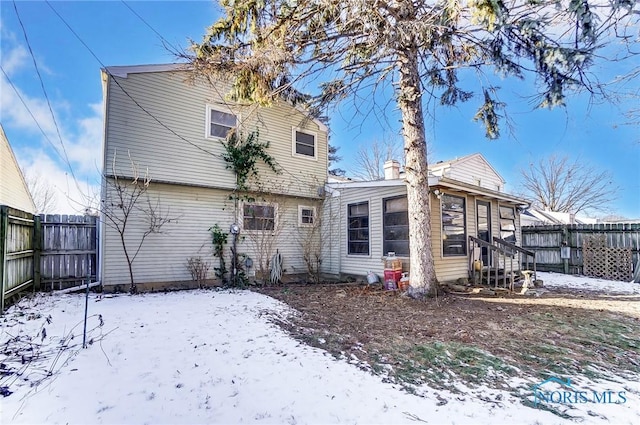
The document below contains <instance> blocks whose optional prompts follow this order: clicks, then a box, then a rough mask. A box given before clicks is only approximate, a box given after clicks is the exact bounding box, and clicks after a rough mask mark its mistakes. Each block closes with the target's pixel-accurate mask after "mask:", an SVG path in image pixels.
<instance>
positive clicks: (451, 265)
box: [431, 191, 476, 282]
mask: <svg viewBox="0 0 640 425" xmlns="http://www.w3.org/2000/svg"><path fill="white" fill-rule="evenodd" d="M443 193H448V194H450V195H455V196H461V197H463V198H465V208H466V214H465V218H466V224H467V237H468V236H469V235H472V236H475V234H476V230H475V229H476V225H475V220H476V219H475V200H474V198H473V197H472V196H470V195H466V194H465V193H460V192H447V191H443ZM431 243H432V246H433V258H434V263H435V269H436V277H437V278H438V281H439V282H446V281H451V280H456V279H458V278H461V277H466V276H467V275H468V261H469V260H468V256H467V255H464V256H447V257H445V256H444V255H443V254H442V208H441V201H440V200H439V199H438V198H435V197H433V198H432V200H431ZM468 248H469V247H467V249H468ZM467 254H468V251H467Z"/></svg>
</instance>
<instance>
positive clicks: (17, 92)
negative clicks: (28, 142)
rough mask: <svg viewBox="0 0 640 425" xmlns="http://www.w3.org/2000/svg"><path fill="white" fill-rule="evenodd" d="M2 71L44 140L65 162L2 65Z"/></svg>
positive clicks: (0, 67)
mask: <svg viewBox="0 0 640 425" xmlns="http://www.w3.org/2000/svg"><path fill="white" fill-rule="evenodd" d="M0 71H2V74H3V75H4V78H6V79H7V82H8V83H9V85H10V86H11V88H12V89H13V91H14V92H16V95H17V96H18V99H20V102H22V104H23V105H24V107H25V109H26V110H27V112H28V113H29V115H31V118H33V121H34V122H35V123H36V125H37V126H38V128H39V129H40V132H41V133H42V135H43V136H44V138H45V139H46V140H47V141H48V142H49V144H50V145H51V147H52V148H53V150H54V151H55V152H56V154H57V155H58V156H59V157H60V159H62V160H63V161H64V157H63V156H62V154H61V153H60V151H59V150H58V148H57V147H56V145H55V144H54V143H53V142H52V141H51V139H50V138H49V135H48V134H47V133H46V132H45V131H44V129H43V128H42V126H41V125H40V122H39V121H38V120H37V119H36V117H35V115H33V112H31V108H29V105H27V102H25V100H24V98H23V97H22V95H21V94H20V91H18V88H17V87H16V86H15V85H14V84H13V81H11V78H9V75H7V73H6V71H5V70H4V68H3V67H2V65H0Z"/></svg>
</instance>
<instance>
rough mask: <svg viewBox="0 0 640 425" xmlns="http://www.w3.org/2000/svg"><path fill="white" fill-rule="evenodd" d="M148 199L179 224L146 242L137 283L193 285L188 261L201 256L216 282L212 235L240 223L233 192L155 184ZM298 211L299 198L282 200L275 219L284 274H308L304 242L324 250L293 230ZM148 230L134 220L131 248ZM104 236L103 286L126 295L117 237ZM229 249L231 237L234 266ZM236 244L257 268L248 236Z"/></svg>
mask: <svg viewBox="0 0 640 425" xmlns="http://www.w3.org/2000/svg"><path fill="white" fill-rule="evenodd" d="M148 193H149V197H150V199H151V200H152V203H153V204H154V205H155V202H156V200H159V205H160V207H161V209H162V211H163V212H165V213H167V214H168V215H169V217H173V218H177V219H176V220H174V221H172V222H171V223H169V224H167V225H166V226H165V227H163V228H162V233H159V234H150V235H149V236H148V237H147V239H146V240H145V242H144V244H143V245H142V248H141V250H140V253H139V254H138V256H137V258H136V259H135V261H134V263H133V269H134V278H135V279H136V282H137V283H148V284H151V286H153V283H166V282H182V281H190V280H191V275H190V274H189V271H188V270H187V267H186V264H187V259H188V258H190V257H197V256H199V257H201V258H202V259H203V260H204V261H205V262H206V263H207V264H208V265H209V266H210V267H209V275H208V278H211V279H213V278H215V272H214V269H213V268H214V267H218V259H217V258H215V257H213V247H212V244H211V233H210V232H209V229H210V228H211V227H212V226H213V225H214V224H218V225H219V226H220V228H221V229H223V231H224V232H225V233H227V234H228V233H229V228H230V227H231V224H233V223H235V222H236V220H237V216H236V215H235V214H234V208H233V203H232V202H231V203H230V201H229V200H228V197H229V192H228V191H226V190H220V189H209V188H199V187H186V186H181V185H169V184H158V183H151V185H150V187H149V192H148ZM297 205H298V202H297V199H296V198H288V197H282V202H281V203H279V206H278V213H277V214H278V216H279V217H280V218H279V224H280V225H281V226H282V228H281V230H280V231H279V232H278V233H277V234H276V235H275V238H276V239H275V244H274V253H275V249H276V248H277V249H278V251H279V252H280V254H281V255H282V257H283V259H284V268H285V269H286V272H285V273H286V274H297V273H305V272H306V265H305V262H304V258H303V253H302V250H301V243H300V242H301V241H302V240H308V238H311V243H312V244H314V245H315V246H317V247H318V250H320V242H319V236H318V235H315V234H310V233H308V232H307V231H308V229H307V228H299V227H297V226H295V223H296V222H297V219H298V208H297ZM145 224H146V223H145V221H144V219H143V217H142V216H138V217H132V219H131V221H130V223H129V225H130V228H129V230H128V231H127V241H128V242H129V243H130V244H131V245H130V246H137V243H138V242H139V237H140V236H141V235H142V234H143V232H144V229H145ZM103 231H104V233H103V237H102V240H101V244H102V249H103V250H104V260H103V264H102V271H103V283H104V285H106V286H109V287H113V286H114V285H121V286H122V289H123V290H125V291H126V290H127V289H128V288H127V285H128V284H129V274H128V270H127V262H126V260H125V257H124V254H123V252H122V245H121V243H120V240H119V236H118V233H117V232H116V231H115V230H113V229H111V228H110V227H108V226H104V227H103ZM305 232H307V233H305ZM243 235H244V237H243ZM317 239H318V240H317ZM231 244H232V237H231V235H229V236H228V243H227V245H225V248H224V252H225V256H226V257H227V258H226V259H227V265H229V264H231V262H230V257H229V255H230V247H231ZM237 244H238V253H240V254H246V255H247V256H248V257H250V258H252V259H253V261H254V264H255V265H256V266H257V259H258V258H259V253H258V252H257V250H256V245H255V244H254V243H252V241H251V238H250V237H249V236H248V235H247V233H246V232H244V231H241V233H240V237H239V238H238V242H237ZM254 270H255V268H254ZM148 289H149V288H148Z"/></svg>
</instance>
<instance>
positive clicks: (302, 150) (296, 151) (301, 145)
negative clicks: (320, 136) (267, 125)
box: [292, 128, 317, 159]
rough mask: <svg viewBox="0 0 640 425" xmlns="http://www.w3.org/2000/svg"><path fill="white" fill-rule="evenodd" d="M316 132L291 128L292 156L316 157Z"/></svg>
mask: <svg viewBox="0 0 640 425" xmlns="http://www.w3.org/2000/svg"><path fill="white" fill-rule="evenodd" d="M316 150H317V143H316V134H315V133H313V132H310V131H305V130H300V129H297V128H294V129H293V146H292V154H293V156H300V157H303V158H309V159H316V157H317V155H316Z"/></svg>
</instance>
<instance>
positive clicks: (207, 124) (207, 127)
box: [204, 104, 238, 140]
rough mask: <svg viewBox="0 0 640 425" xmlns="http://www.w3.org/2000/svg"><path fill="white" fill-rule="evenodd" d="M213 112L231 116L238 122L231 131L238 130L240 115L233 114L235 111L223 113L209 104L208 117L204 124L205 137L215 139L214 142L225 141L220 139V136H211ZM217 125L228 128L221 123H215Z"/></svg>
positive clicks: (222, 138)
mask: <svg viewBox="0 0 640 425" xmlns="http://www.w3.org/2000/svg"><path fill="white" fill-rule="evenodd" d="M211 111H216V112H221V113H223V114H229V115H233V117H234V118H235V120H236V123H235V125H234V126H233V127H231V128H230V129H229V131H231V130H233V129H236V128H238V115H236V114H235V113H233V111H231V110H230V109H229V110H227V111H223V110H222V109H220V108H217V107H215V106H213V105H210V104H207V108H206V116H205V120H204V121H205V122H204V137H205V139H213V140H224V139H225V138H224V137H219V136H213V135H212V134H211V124H212V122H211ZM214 124H217V125H220V126H221V127H226V126H225V125H222V124H219V123H214Z"/></svg>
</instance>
